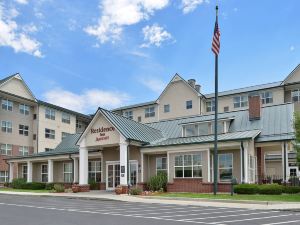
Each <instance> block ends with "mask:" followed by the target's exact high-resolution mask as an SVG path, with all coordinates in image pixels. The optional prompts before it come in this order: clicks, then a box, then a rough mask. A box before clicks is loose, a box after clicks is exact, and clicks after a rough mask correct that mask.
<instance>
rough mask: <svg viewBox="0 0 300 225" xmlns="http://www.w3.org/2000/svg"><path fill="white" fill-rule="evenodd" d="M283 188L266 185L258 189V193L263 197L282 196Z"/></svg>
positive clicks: (277, 185)
mask: <svg viewBox="0 0 300 225" xmlns="http://www.w3.org/2000/svg"><path fill="white" fill-rule="evenodd" d="M282 192H283V186H281V185H279V184H264V185H260V186H259V188H258V193H259V194H263V195H281V194H282Z"/></svg>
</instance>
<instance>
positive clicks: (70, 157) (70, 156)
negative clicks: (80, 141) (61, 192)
mask: <svg viewBox="0 0 300 225" xmlns="http://www.w3.org/2000/svg"><path fill="white" fill-rule="evenodd" d="M69 159H70V160H72V180H73V181H72V183H74V159H73V158H72V155H71V154H69Z"/></svg>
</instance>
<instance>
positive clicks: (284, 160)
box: [281, 142, 289, 181]
mask: <svg viewBox="0 0 300 225" xmlns="http://www.w3.org/2000/svg"><path fill="white" fill-rule="evenodd" d="M281 149H282V153H281V154H282V160H281V161H282V177H283V179H284V172H286V180H285V181H287V180H288V174H289V172H288V169H289V161H288V151H287V145H286V143H285V142H282V147H281ZM284 167H285V168H284Z"/></svg>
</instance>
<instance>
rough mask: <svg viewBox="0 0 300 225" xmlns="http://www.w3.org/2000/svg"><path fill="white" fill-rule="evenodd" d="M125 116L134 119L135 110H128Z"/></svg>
mask: <svg viewBox="0 0 300 225" xmlns="http://www.w3.org/2000/svg"><path fill="white" fill-rule="evenodd" d="M124 116H125V117H127V118H128V119H131V120H132V119H133V112H132V111H126V112H124Z"/></svg>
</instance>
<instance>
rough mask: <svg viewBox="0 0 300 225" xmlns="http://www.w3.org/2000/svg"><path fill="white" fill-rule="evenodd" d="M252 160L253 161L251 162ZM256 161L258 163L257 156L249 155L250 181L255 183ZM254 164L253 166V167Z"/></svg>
mask: <svg viewBox="0 0 300 225" xmlns="http://www.w3.org/2000/svg"><path fill="white" fill-rule="evenodd" d="M251 161H252V162H251ZM256 163H257V158H256V156H252V155H248V165H249V166H248V169H249V170H248V174H249V182H250V183H255V182H256V168H257V166H256ZM251 165H252V167H251Z"/></svg>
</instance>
